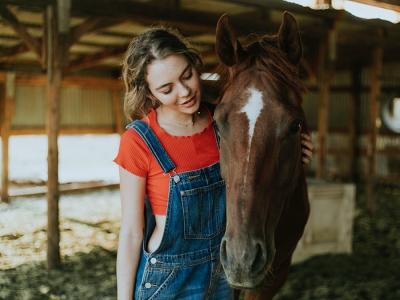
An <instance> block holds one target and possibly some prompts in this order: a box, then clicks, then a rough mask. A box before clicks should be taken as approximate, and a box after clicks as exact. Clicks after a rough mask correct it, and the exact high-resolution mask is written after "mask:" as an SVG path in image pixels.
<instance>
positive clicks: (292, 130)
mask: <svg viewBox="0 0 400 300" xmlns="http://www.w3.org/2000/svg"><path fill="white" fill-rule="evenodd" d="M301 123H302V122H301V121H295V122H293V123H292V125H291V127H290V133H291V134H296V133H298V132H299V131H300V129H301Z"/></svg>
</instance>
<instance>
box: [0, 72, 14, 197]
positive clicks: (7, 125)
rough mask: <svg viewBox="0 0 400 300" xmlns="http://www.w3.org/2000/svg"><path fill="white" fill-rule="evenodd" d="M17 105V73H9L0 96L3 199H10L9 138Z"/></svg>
mask: <svg viewBox="0 0 400 300" xmlns="http://www.w3.org/2000/svg"><path fill="white" fill-rule="evenodd" d="M14 105H15V73H14V72H12V73H8V74H7V76H6V83H5V85H4V93H2V95H1V96H0V132H1V149H2V151H1V153H2V159H1V161H2V168H1V199H0V200H1V201H2V202H8V200H9V193H8V188H9V176H8V165H9V156H8V153H9V138H10V135H11V118H12V116H13V114H14Z"/></svg>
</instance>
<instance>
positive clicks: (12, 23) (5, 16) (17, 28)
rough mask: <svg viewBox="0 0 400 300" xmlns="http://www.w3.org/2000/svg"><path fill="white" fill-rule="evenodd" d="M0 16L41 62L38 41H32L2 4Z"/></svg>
mask: <svg viewBox="0 0 400 300" xmlns="http://www.w3.org/2000/svg"><path fill="white" fill-rule="evenodd" d="M0 16H1V17H2V18H3V20H4V21H5V22H6V23H7V24H8V25H9V26H10V27H11V28H12V29H13V30H14V31H15V32H16V33H17V34H18V36H19V37H20V38H21V40H22V42H23V43H24V44H25V46H26V47H28V48H29V49H30V50H31V51H32V52H33V53H34V54H35V55H36V56H37V58H38V59H39V61H41V59H42V50H41V46H40V43H39V41H37V40H36V39H34V38H33V37H32V36H31V35H30V34H29V32H28V31H27V30H26V28H25V26H23V25H22V24H21V23H20V22H19V21H18V19H17V18H16V17H15V16H14V15H13V14H12V13H11V11H10V10H9V9H8V8H7V7H6V5H4V4H0Z"/></svg>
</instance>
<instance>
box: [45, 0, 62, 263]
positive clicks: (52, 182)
mask: <svg viewBox="0 0 400 300" xmlns="http://www.w3.org/2000/svg"><path fill="white" fill-rule="evenodd" d="M46 15H47V30H48V33H50V34H48V36H47V39H46V40H47V42H48V47H47V59H48V61H47V110H46V133H47V139H48V152H47V267H48V268H49V269H55V268H59V267H60V266H61V258H60V229H59V209H58V202H59V198H60V191H59V185H58V144H57V140H58V132H59V127H60V95H61V81H62V72H61V70H60V69H56V68H55V67H54V61H55V60H56V59H57V55H56V53H55V52H54V47H53V45H54V43H55V40H56V32H57V30H56V18H55V14H54V11H53V7H51V6H49V7H48V8H47V13H46Z"/></svg>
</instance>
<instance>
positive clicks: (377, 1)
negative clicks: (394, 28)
mask: <svg viewBox="0 0 400 300" xmlns="http://www.w3.org/2000/svg"><path fill="white" fill-rule="evenodd" d="M351 1H352V2H357V3H361V4H367V5H371V6H375V7H380V8H384V9H389V10H394V11H396V12H400V1H399V0H351Z"/></svg>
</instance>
